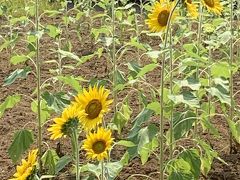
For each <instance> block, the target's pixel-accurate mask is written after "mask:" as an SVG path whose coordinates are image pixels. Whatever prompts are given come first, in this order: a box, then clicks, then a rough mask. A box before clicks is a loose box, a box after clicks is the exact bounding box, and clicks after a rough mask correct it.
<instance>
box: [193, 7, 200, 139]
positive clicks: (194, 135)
mask: <svg viewBox="0 0 240 180" xmlns="http://www.w3.org/2000/svg"><path fill="white" fill-rule="evenodd" d="M201 35H202V4H201V3H200V4H199V19H198V32H197V49H198V51H197V54H198V55H199V54H200V45H201V41H202V38H201ZM195 78H196V80H199V67H197V68H196V77H195ZM195 112H196V117H198V108H196V110H195ZM197 119H198V118H197ZM197 125H198V123H197V121H195V122H194V130H193V137H194V138H196V137H197Z"/></svg>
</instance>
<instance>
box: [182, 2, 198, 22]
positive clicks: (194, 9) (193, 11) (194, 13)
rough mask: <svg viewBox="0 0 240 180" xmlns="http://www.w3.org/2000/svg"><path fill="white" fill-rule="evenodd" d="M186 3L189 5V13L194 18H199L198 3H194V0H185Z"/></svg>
mask: <svg viewBox="0 0 240 180" xmlns="http://www.w3.org/2000/svg"><path fill="white" fill-rule="evenodd" d="M185 3H186V5H187V10H188V12H189V14H190V15H191V16H192V17H193V18H197V17H198V9H197V6H196V4H193V3H192V0H185Z"/></svg>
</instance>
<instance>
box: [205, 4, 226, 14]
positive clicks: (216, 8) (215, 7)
mask: <svg viewBox="0 0 240 180" xmlns="http://www.w3.org/2000/svg"><path fill="white" fill-rule="evenodd" d="M201 1H202V4H203V5H204V6H205V7H206V8H207V9H208V11H209V12H213V13H215V14H218V15H220V14H221V12H222V10H223V6H222V5H221V3H220V1H219V0H201Z"/></svg>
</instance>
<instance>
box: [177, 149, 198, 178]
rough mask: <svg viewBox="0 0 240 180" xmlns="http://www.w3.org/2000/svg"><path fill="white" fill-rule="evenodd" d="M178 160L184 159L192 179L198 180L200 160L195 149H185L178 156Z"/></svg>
mask: <svg viewBox="0 0 240 180" xmlns="http://www.w3.org/2000/svg"><path fill="white" fill-rule="evenodd" d="M179 157H180V158H182V159H184V160H185V161H186V162H188V164H189V165H190V167H191V169H190V171H191V173H192V175H193V176H194V179H196V180H198V179H199V176H200V171H201V160H200V156H199V153H198V151H197V150H196V149H186V150H184V151H183V152H181V154H180V155H179Z"/></svg>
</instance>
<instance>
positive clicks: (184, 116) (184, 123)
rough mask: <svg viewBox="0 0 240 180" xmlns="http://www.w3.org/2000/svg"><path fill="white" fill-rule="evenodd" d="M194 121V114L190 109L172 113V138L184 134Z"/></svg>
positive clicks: (176, 138) (178, 137) (177, 137)
mask: <svg viewBox="0 0 240 180" xmlns="http://www.w3.org/2000/svg"><path fill="white" fill-rule="evenodd" d="M195 121H196V114H195V113H193V112H192V111H186V112H184V113H180V112H176V113H174V115H173V128H174V139H175V140H178V139H180V138H181V137H183V136H185V135H186V134H187V132H188V131H189V130H190V129H191V128H192V126H193V123H194V122H195Z"/></svg>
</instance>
